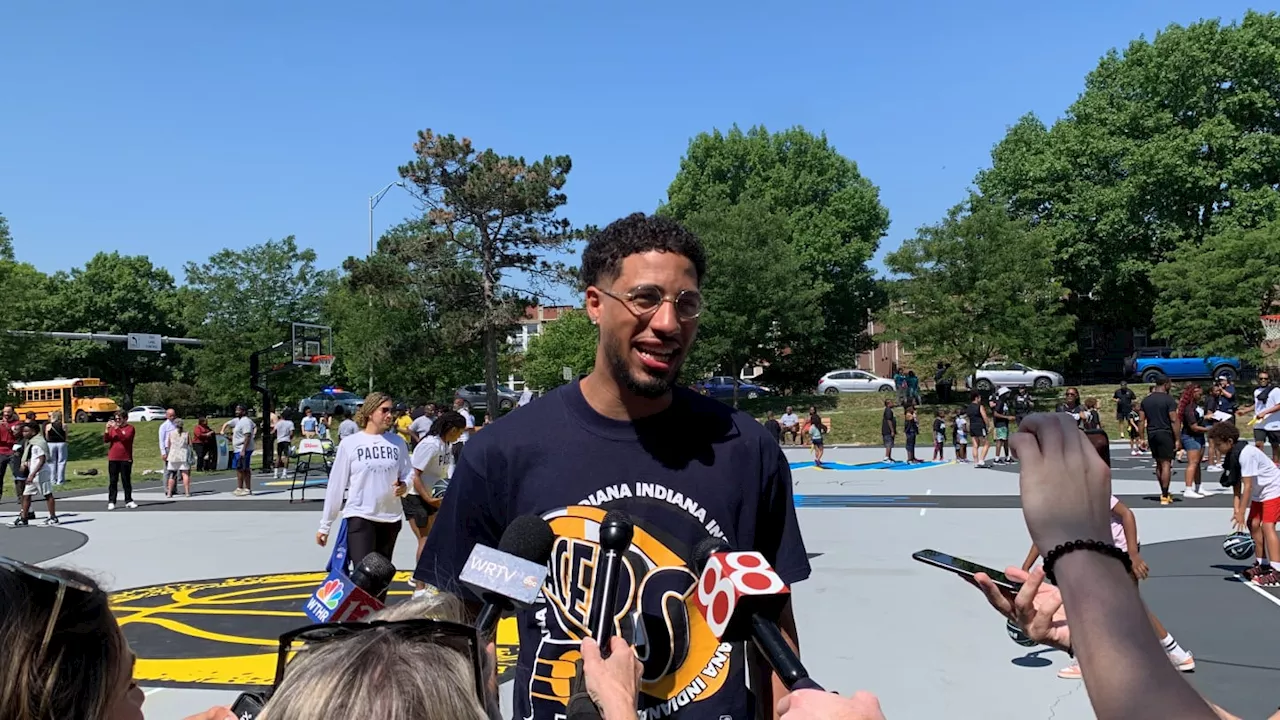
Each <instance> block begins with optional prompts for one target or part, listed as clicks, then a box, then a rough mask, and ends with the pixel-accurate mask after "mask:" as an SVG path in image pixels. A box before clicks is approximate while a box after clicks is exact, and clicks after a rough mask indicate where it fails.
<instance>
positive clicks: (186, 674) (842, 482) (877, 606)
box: [0, 446, 1280, 720]
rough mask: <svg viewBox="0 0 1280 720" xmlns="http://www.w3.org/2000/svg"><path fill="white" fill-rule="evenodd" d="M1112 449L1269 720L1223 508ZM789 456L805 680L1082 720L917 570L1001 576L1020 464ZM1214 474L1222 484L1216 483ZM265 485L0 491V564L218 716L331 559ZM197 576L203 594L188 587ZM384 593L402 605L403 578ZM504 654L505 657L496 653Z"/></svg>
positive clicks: (1119, 484)
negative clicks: (83, 577)
mask: <svg viewBox="0 0 1280 720" xmlns="http://www.w3.org/2000/svg"><path fill="white" fill-rule="evenodd" d="M1113 450H1114V452H1115V453H1116V458H1115V463H1114V464H1115V470H1114V490H1115V492H1116V494H1117V495H1119V496H1120V497H1121V499H1122V500H1123V501H1124V502H1125V503H1126V504H1128V505H1129V506H1130V507H1131V508H1133V509H1134V510H1135V511H1136V514H1137V518H1138V526H1139V531H1140V534H1141V538H1142V542H1143V556H1144V557H1145V558H1146V560H1147V562H1148V564H1149V565H1150V566H1151V571H1152V577H1151V579H1150V580H1148V581H1147V582H1145V583H1143V595H1144V597H1145V598H1146V599H1147V601H1148V603H1149V604H1150V606H1151V608H1152V609H1153V610H1154V611H1155V612H1156V614H1157V615H1159V616H1160V618H1161V619H1162V620H1163V622H1164V623H1165V625H1167V626H1168V627H1169V629H1170V631H1171V632H1173V633H1174V635H1175V636H1176V637H1177V638H1178V640H1179V642H1181V644H1182V645H1183V646H1184V647H1186V648H1187V649H1188V650H1190V651H1191V652H1192V653H1193V654H1194V655H1195V656H1196V662H1197V665H1198V668H1197V670H1196V672H1194V673H1191V674H1189V675H1188V676H1187V677H1188V679H1189V680H1190V681H1191V682H1192V683H1193V684H1195V686H1196V687H1197V688H1198V689H1199V690H1200V691H1201V692H1202V693H1204V694H1205V695H1206V696H1208V697H1209V698H1210V699H1211V700H1213V701H1215V702H1217V703H1219V704H1221V705H1223V706H1224V707H1226V708H1227V709H1229V710H1231V711H1232V712H1234V713H1236V714H1237V715H1240V716H1242V717H1245V718H1252V717H1265V716H1266V715H1267V714H1269V713H1270V712H1271V711H1274V710H1275V708H1276V707H1277V705H1280V690H1276V689H1275V688H1280V661H1277V660H1276V654H1275V652H1274V648H1276V647H1277V646H1280V622H1278V621H1280V607H1277V606H1280V596H1278V595H1277V594H1276V593H1273V592H1270V591H1267V590H1263V589H1259V588H1254V587H1250V586H1248V585H1246V584H1243V583H1241V582H1240V581H1239V579H1238V578H1237V577H1236V574H1235V573H1237V572H1238V571H1240V570H1243V564H1241V563H1237V562H1235V561H1232V560H1230V559H1229V558H1227V556H1226V555H1225V554H1223V552H1222V550H1221V545H1220V542H1221V539H1222V537H1223V536H1224V535H1225V534H1226V533H1228V532H1229V531H1230V527H1229V521H1230V509H1229V508H1230V499H1229V496H1228V495H1226V494H1219V495H1217V496H1214V497H1211V498H1207V499H1204V500H1191V501H1186V502H1181V501H1180V502H1178V503H1177V504H1175V505H1174V506H1172V507H1160V506H1159V504H1158V502H1157V495H1158V493H1157V486H1156V483H1155V479H1154V476H1153V474H1152V469H1151V461H1150V459H1149V458H1131V457H1130V456H1129V455H1128V451H1127V447H1126V448H1121V447H1119V446H1114V447H1113ZM930 452H931V448H928V447H922V448H920V451H919V454H920V455H922V456H925V457H927V456H928V455H929V454H930ZM787 454H788V456H789V457H790V459H791V460H792V462H793V465H794V466H795V468H796V469H794V470H793V477H794V481H795V494H796V499H797V505H798V507H799V510H798V513H799V517H800V523H801V527H802V529H803V532H804V537H805V541H806V544H807V546H808V550H809V552H810V554H811V556H812V561H811V562H812V564H813V576H812V577H811V578H810V579H809V580H808V581H807V582H804V583H800V584H798V585H797V586H796V587H795V588H793V592H794V594H795V604H796V616H797V619H798V624H799V632H800V641H801V647H802V651H803V652H802V654H803V657H804V660H805V664H806V666H807V667H808V668H809V671H810V673H811V674H812V675H813V676H814V678H815V679H816V680H818V682H820V683H822V684H823V685H825V686H826V687H827V688H828V689H833V690H838V691H840V692H842V693H846V694H847V693H850V692H852V691H854V690H858V689H866V690H870V691H873V692H875V693H877V694H878V695H879V696H880V698H881V700H882V702H883V706H884V709H885V713H886V715H887V717H889V718H891V720H892V719H894V718H898V719H905V718H920V717H934V716H945V717H957V718H972V719H973V720H979V719H982V720H986V719H1008V720H1024V719H1026V718H1055V719H1058V720H1070V719H1075V718H1080V719H1083V718H1090V717H1092V716H1093V715H1092V712H1091V710H1090V708H1089V703H1088V698H1087V696H1086V694H1085V691H1084V686H1083V683H1081V682H1080V681H1069V680H1060V679H1058V678H1057V677H1056V673H1057V671H1058V669H1059V668H1061V667H1062V666H1064V665H1065V664H1066V663H1067V662H1068V660H1067V658H1066V656H1065V655H1064V654H1063V653H1060V652H1057V651H1052V650H1048V649H1046V648H1024V647H1021V646H1018V645H1016V644H1014V643H1013V642H1011V641H1010V640H1009V639H1008V637H1007V635H1006V634H1005V630H1004V621H1003V620H1002V619H1001V618H1000V617H999V616H997V615H996V614H995V613H993V612H992V611H991V610H990V609H989V608H988V607H987V605H986V602H985V601H984V600H983V598H982V597H981V596H980V595H979V593H978V592H977V591H976V590H974V589H972V588H970V587H969V586H968V585H967V584H965V583H964V582H963V581H961V580H960V579H958V578H956V577H954V576H952V575H951V574H949V573H946V572H943V571H941V570H937V569H934V568H931V567H928V566H925V565H922V564H920V563H917V562H915V561H913V560H911V553H912V552H914V551H916V550H920V549H923V548H933V549H936V550H940V551H943V552H948V553H951V554H953V555H957V556H960V557H964V558H967V559H970V560H973V561H975V562H979V563H982V564H985V565H989V566H992V567H996V568H1003V567H1005V566H1006V565H1016V564H1019V563H1020V562H1021V561H1022V559H1023V557H1024V556H1025V554H1026V550H1027V547H1028V545H1029V540H1028V537H1027V532H1026V528H1025V526H1024V525H1023V521H1022V516H1021V512H1020V510H1019V509H1018V498H1017V492H1018V478H1017V474H1016V472H1017V471H1016V466H1010V467H1008V468H1003V467H1002V468H998V469H991V470H980V469H976V468H974V467H972V466H970V465H961V464H955V463H949V462H948V463H944V464H938V465H929V466H925V467H911V468H907V467H906V466H885V465H883V464H881V463H878V462H877V461H878V460H879V459H880V458H881V457H882V456H883V451H881V450H878V449H870V448H832V449H828V451H827V453H826V457H825V458H824V459H825V460H826V461H828V462H830V463H833V464H837V465H836V468H833V469H818V468H813V467H811V466H806V464H805V463H806V462H807V461H811V459H812V458H811V456H810V454H809V452H808V451H807V450H804V449H799V448H795V449H792V448H788V450H787ZM897 456H898V457H902V454H901V450H899V451H898V455H897ZM947 456H948V457H951V456H952V452H951V450H950V448H948V450H947ZM1182 467H1184V466H1182V465H1175V477H1174V488H1175V489H1178V488H1180V487H1181V483H1182V477H1181V473H1182V470H1181V469H1182ZM1207 480H1208V485H1207V487H1211V488H1213V489H1219V490H1221V488H1220V487H1219V486H1218V476H1217V475H1208V476H1207ZM272 482H273V481H272V480H271V479H270V478H255V489H257V490H265V492H264V493H263V494H260V495H255V496H253V497H248V498H237V497H233V496H232V495H231V494H230V491H231V489H233V488H234V481H233V480H231V479H230V478H215V479H202V480H199V481H196V482H195V483H193V488H192V489H193V492H194V493H195V496H194V497H193V498H191V499H176V500H166V499H165V498H164V496H163V492H162V491H161V489H160V487H159V483H158V481H152V482H149V483H139V485H138V487H137V489H136V491H135V499H136V500H137V501H138V503H139V504H140V505H141V507H140V508H138V509H137V510H127V509H123V508H121V509H117V510H115V511H113V512H106V496H105V493H103V492H102V491H86V492H81V493H76V494H75V497H70V496H69V497H66V498H65V499H63V500H60V501H59V510H60V513H61V514H63V518H64V524H63V526H62V527H60V528H44V527H35V526H33V527H28V528H19V529H11V528H9V527H7V524H8V522H9V520H11V519H12V518H13V517H14V515H15V506H14V504H13V501H12V500H11V499H9V498H6V499H5V502H4V504H3V505H0V522H2V523H4V525H5V527H0V554H4V555H10V556H13V557H17V558H19V559H23V560H27V561H31V562H41V563H47V564H56V565H68V566H72V567H76V568H79V569H82V570H85V571H87V572H89V573H90V574H92V575H94V576H96V577H98V578H99V579H100V580H101V581H102V582H103V583H104V584H105V585H106V586H107V587H108V589H109V590H111V591H112V592H113V593H116V594H115V595H114V596H113V606H114V607H115V608H116V611H117V614H118V616H119V617H120V618H121V619H122V623H123V624H124V627H125V632H126V634H127V635H128V636H129V638H130V641H131V643H132V644H133V645H134V648H135V651H137V652H138V655H139V657H140V658H141V659H140V662H139V673H138V674H139V677H140V678H144V679H143V681H142V684H143V686H144V687H145V688H146V693H147V706H146V711H147V716H148V717H149V718H152V719H153V720H167V719H168V718H181V717H184V716H185V715H186V714H189V713H193V712H196V711H199V710H203V709H205V708H207V707H208V706H210V705H213V704H230V703H231V702H232V701H233V700H234V698H235V697H236V694H237V692H238V691H237V690H236V688H237V687H240V686H244V685H246V684H252V683H254V682H261V681H262V678H263V677H264V675H265V676H269V674H270V671H271V669H272V668H273V667H274V660H273V656H274V638H275V636H276V635H278V634H279V633H280V632H282V631H283V630H286V629H288V628H290V627H296V626H297V625H300V624H303V623H305V622H306V620H305V618H304V617H303V616H302V614H301V612H300V605H301V602H302V599H303V598H304V597H305V595H306V594H308V593H309V591H310V589H311V588H314V587H315V585H316V584H318V579H319V577H320V576H319V575H318V574H317V573H318V572H319V571H320V570H321V569H322V568H323V567H324V564H325V561H326V560H327V558H328V553H329V551H328V550H327V549H325V548H320V547H318V546H316V544H315V542H314V534H315V528H316V523H317V520H318V515H319V512H320V503H319V502H318V501H313V500H316V499H318V498H320V497H321V495H322V493H323V490H319V489H313V490H309V491H308V493H307V494H308V501H307V502H305V503H303V502H295V503H292V504H290V503H289V502H288V486H287V482H286V483H285V484H284V485H283V486H282V485H279V484H276V485H271V484H270V483H272ZM275 482H277V483H278V482H279V481H275ZM264 483H265V484H266V485H264ZM37 510H38V511H39V514H40V515H41V516H43V515H44V513H43V508H42V507H37ZM411 538H412V535H411V534H410V533H409V531H408V530H407V529H405V530H404V531H402V533H401V536H400V541H399V542H398V543H397V548H396V553H395V557H394V558H393V561H394V563H395V565H396V566H397V567H398V568H404V569H406V570H408V569H410V568H411V567H412V565H413V547H412V542H411ZM242 578H248V579H242ZM201 580H211V581H212V582H207V583H196V582H193V581H201ZM140 588H141V589H140ZM393 589H394V590H395V592H396V593H397V594H398V596H400V597H404V596H407V594H408V587H407V586H405V585H404V584H403V583H400V582H399V581H397V584H396V586H394V588H393ZM126 590H129V591H130V592H119V591H126ZM502 635H503V633H501V632H500V638H499V640H500V644H502V643H503V637H502ZM508 639H509V635H508ZM500 660H501V661H503V662H504V664H505V662H507V661H509V660H510V648H509V647H507V648H504V649H503V650H501V651H500ZM145 678H149V679H145ZM507 707H508V708H509V704H507Z"/></svg>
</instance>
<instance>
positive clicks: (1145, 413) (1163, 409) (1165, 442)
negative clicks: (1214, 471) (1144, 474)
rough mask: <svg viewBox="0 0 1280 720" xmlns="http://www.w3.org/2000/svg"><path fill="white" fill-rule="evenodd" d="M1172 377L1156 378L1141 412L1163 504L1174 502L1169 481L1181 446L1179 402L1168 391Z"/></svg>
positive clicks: (1143, 400)
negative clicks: (1154, 462)
mask: <svg viewBox="0 0 1280 720" xmlns="http://www.w3.org/2000/svg"><path fill="white" fill-rule="evenodd" d="M1169 385H1170V382H1169V378H1167V377H1165V376H1164V375H1158V376H1157V377H1156V381H1155V384H1154V385H1153V386H1152V387H1153V388H1155V389H1154V390H1152V391H1151V394H1150V395H1148V396H1146V397H1144V398H1143V399H1142V404H1141V405H1139V406H1138V415H1139V417H1141V419H1142V432H1143V434H1144V435H1146V437H1147V447H1148V448H1150V450H1151V457H1152V459H1154V460H1155V461H1156V479H1157V480H1158V481H1159V482H1160V504H1161V505H1172V504H1173V496H1172V495H1170V494H1169V482H1170V481H1171V479H1172V476H1173V458H1174V457H1176V456H1177V454H1178V451H1179V450H1181V449H1182V441H1181V440H1179V439H1178V438H1179V435H1180V434H1181V433H1182V421H1181V419H1180V418H1179V417H1178V401H1177V400H1174V399H1173V396H1171V395H1170V394H1169Z"/></svg>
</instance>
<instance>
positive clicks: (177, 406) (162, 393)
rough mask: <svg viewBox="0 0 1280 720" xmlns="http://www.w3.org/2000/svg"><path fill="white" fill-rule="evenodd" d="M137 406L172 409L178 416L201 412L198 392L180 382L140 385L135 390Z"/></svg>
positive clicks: (192, 386)
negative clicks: (155, 406)
mask: <svg viewBox="0 0 1280 720" xmlns="http://www.w3.org/2000/svg"><path fill="white" fill-rule="evenodd" d="M135 394H136V396H137V397H136V398H135V399H136V401H137V403H138V404H139V405H158V406H160V407H163V408H173V409H174V410H176V411H177V412H178V415H179V416H187V415H191V414H194V413H198V412H200V411H201V409H202V408H201V405H202V403H201V400H200V391H199V389H197V388H196V386H194V385H188V384H187V383H182V382H149V383H141V384H139V385H138V387H137V389H136V390H135Z"/></svg>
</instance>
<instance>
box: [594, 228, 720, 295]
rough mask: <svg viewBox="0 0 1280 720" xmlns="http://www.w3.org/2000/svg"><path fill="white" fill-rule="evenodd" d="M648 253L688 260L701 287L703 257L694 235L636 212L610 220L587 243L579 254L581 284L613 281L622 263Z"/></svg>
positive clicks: (700, 246)
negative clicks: (580, 254)
mask: <svg viewBox="0 0 1280 720" xmlns="http://www.w3.org/2000/svg"><path fill="white" fill-rule="evenodd" d="M650 250H658V251H660V252H670V253H676V254H677V255H683V256H685V257H687V258H689V260H690V262H692V263H693V269H694V272H696V273H697V274H698V284H699V285H701V284H702V278H703V276H705V275H706V274H707V255H706V253H705V252H703V250H702V241H700V240H698V236H697V235H694V234H693V233H692V232H690V231H689V230H687V229H686V228H685V227H684V226H683V225H681V224H680V223H678V222H676V221H675V220H672V219H671V218H667V217H662V216H661V215H645V214H644V213H640V212H638V213H632V214H630V215H628V216H626V217H624V218H621V219H618V220H614V221H613V222H611V223H609V225H608V227H606V228H605V229H604V230H601V231H600V232H599V233H597V234H596V235H595V237H593V238H591V240H590V241H588V242H587V248H586V249H585V250H583V251H582V270H581V277H582V283H583V284H584V285H599V284H600V283H601V281H609V280H614V279H616V278H617V277H618V273H619V272H621V267H622V261H623V260H625V259H626V258H627V257H629V256H631V255H636V254H638V253H643V252H649V251H650Z"/></svg>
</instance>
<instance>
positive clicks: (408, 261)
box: [326, 219, 523, 400]
mask: <svg viewBox="0 0 1280 720" xmlns="http://www.w3.org/2000/svg"><path fill="white" fill-rule="evenodd" d="M344 268H345V269H346V275H345V276H344V277H343V279H342V282H341V283H340V284H339V286H338V288H337V289H336V290H335V292H334V293H332V295H331V296H330V301H329V303H328V305H327V307H326V312H327V315H328V317H329V318H330V322H331V323H332V325H333V327H334V343H335V345H336V347H337V353H338V356H339V357H340V358H341V359H342V362H343V364H344V365H345V366H346V372H347V374H348V375H359V374H361V373H364V372H366V371H367V369H368V368H373V369H374V374H375V376H376V377H377V378H378V379H379V384H380V386H381V387H382V388H383V389H385V390H387V391H388V392H391V393H392V394H394V395H397V396H401V397H413V398H419V399H427V398H430V399H433V400H439V399H442V398H444V397H446V396H447V395H450V394H452V392H453V390H454V389H455V388H457V387H458V386H460V385H464V384H467V383H471V382H474V381H475V374H474V373H475V369H476V368H477V367H479V366H482V365H483V363H484V356H483V352H482V350H483V348H482V344H481V338H482V328H481V326H480V323H479V321H478V319H477V316H476V313H475V312H474V308H476V307H477V306H479V305H480V304H481V303H482V298H481V296H480V276H479V273H478V272H477V271H476V270H475V268H474V267H473V266H472V265H471V264H470V263H469V262H468V261H467V260H466V258H464V257H463V256H462V255H461V254H460V252H459V251H458V248H457V246H456V245H455V244H454V243H451V242H449V241H448V239H447V238H446V237H444V236H443V235H442V234H441V233H440V231H438V230H437V229H435V228H434V227H433V226H432V224H431V223H430V222H429V221H427V220H425V219H414V220H409V221H407V222H404V223H401V224H400V225H397V226H396V227H393V228H391V229H390V230H388V231H387V233H386V234H384V235H383V236H382V238H381V239H380V240H379V242H378V251H377V252H376V253H375V254H374V255H373V256H372V257H371V258H369V259H368V260H360V259H356V258H349V259H348V260H347V261H346V263H344ZM503 298H504V300H505V299H506V295H505V294H504V295H503ZM508 304H509V305H511V306H515V304H516V303H514V302H513V303H508ZM521 307H523V306H521ZM407 359H412V361H411V362H406V360H407ZM504 360H505V357H501V358H500V361H504ZM500 364H504V363H503V362H500Z"/></svg>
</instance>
